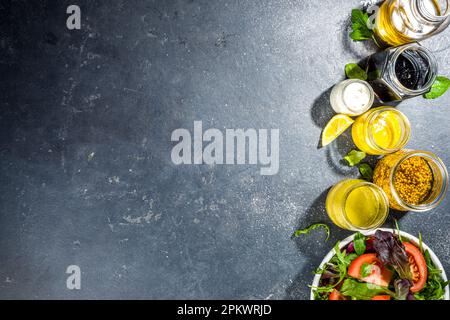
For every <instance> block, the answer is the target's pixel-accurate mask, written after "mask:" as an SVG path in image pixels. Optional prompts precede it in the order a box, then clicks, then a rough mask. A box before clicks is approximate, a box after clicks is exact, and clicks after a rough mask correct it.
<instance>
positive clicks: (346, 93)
mask: <svg viewBox="0 0 450 320" xmlns="http://www.w3.org/2000/svg"><path fill="white" fill-rule="evenodd" d="M373 100H374V93H373V90H372V87H371V86H370V85H369V84H368V83H367V82H365V81H362V80H358V79H348V80H345V81H342V82H340V83H338V84H337V85H335V86H334V87H333V90H332V91H331V96H330V103H331V106H332V108H333V110H334V111H335V112H336V113H342V114H347V115H349V116H358V115H361V114H363V113H364V112H366V111H367V110H368V109H369V108H370V107H371V106H372V104H373Z"/></svg>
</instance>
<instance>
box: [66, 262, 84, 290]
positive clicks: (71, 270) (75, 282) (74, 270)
mask: <svg viewBox="0 0 450 320" xmlns="http://www.w3.org/2000/svg"><path fill="white" fill-rule="evenodd" d="M66 273H68V274H70V276H69V277H67V280H66V286H67V289H69V290H74V289H77V290H80V289H81V269H80V267H79V266H77V265H70V266H68V267H67V269H66Z"/></svg>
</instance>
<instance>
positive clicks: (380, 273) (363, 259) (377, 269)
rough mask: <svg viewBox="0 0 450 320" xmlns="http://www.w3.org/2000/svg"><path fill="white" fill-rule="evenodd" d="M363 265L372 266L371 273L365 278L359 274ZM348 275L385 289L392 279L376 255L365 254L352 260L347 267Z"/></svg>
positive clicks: (389, 272) (390, 273)
mask: <svg viewBox="0 0 450 320" xmlns="http://www.w3.org/2000/svg"><path fill="white" fill-rule="evenodd" d="M364 264H370V265H372V270H371V273H370V274H369V275H368V276H367V277H363V276H362V274H361V273H362V267H363V265H364ZM348 275H349V276H351V277H353V278H356V279H359V280H362V281H364V282H368V283H373V284H376V285H379V286H383V287H387V286H388V285H389V282H390V281H391V279H392V272H391V271H390V270H389V269H387V268H385V267H384V266H383V264H382V263H381V261H380V260H378V258H377V255H376V253H366V254H363V255H361V256H359V257H358V258H356V259H355V260H353V261H352V263H351V264H350V266H349V267H348Z"/></svg>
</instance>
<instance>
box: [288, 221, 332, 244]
mask: <svg viewBox="0 0 450 320" xmlns="http://www.w3.org/2000/svg"><path fill="white" fill-rule="evenodd" d="M318 228H323V229H324V230H325V232H326V234H327V237H326V238H325V241H328V239H329V238H330V227H328V226H327V225H326V224H325V223H314V224H312V225H310V226H309V227H307V228H305V229H299V230H296V231H295V232H294V234H293V235H292V236H293V237H294V238H297V237H299V236H301V235H302V234H309V233H310V232H311V231H313V230H315V229H318Z"/></svg>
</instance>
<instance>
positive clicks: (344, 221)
mask: <svg viewBox="0 0 450 320" xmlns="http://www.w3.org/2000/svg"><path fill="white" fill-rule="evenodd" d="M325 206H326V210H327V213H328V216H329V217H330V219H331V221H333V223H334V224H335V225H337V226H338V227H341V228H343V229H347V230H352V231H362V230H372V229H376V228H378V227H379V226H381V225H382V224H383V223H384V221H386V218H387V216H388V213H389V202H388V198H387V197H386V194H385V193H384V191H383V190H382V189H381V188H380V187H378V186H376V185H375V184H373V183H370V182H367V181H364V180H360V179H345V180H342V181H341V182H339V183H337V184H336V185H335V186H334V187H332V188H331V189H330V191H329V192H328V195H327V199H326V204H325Z"/></svg>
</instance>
